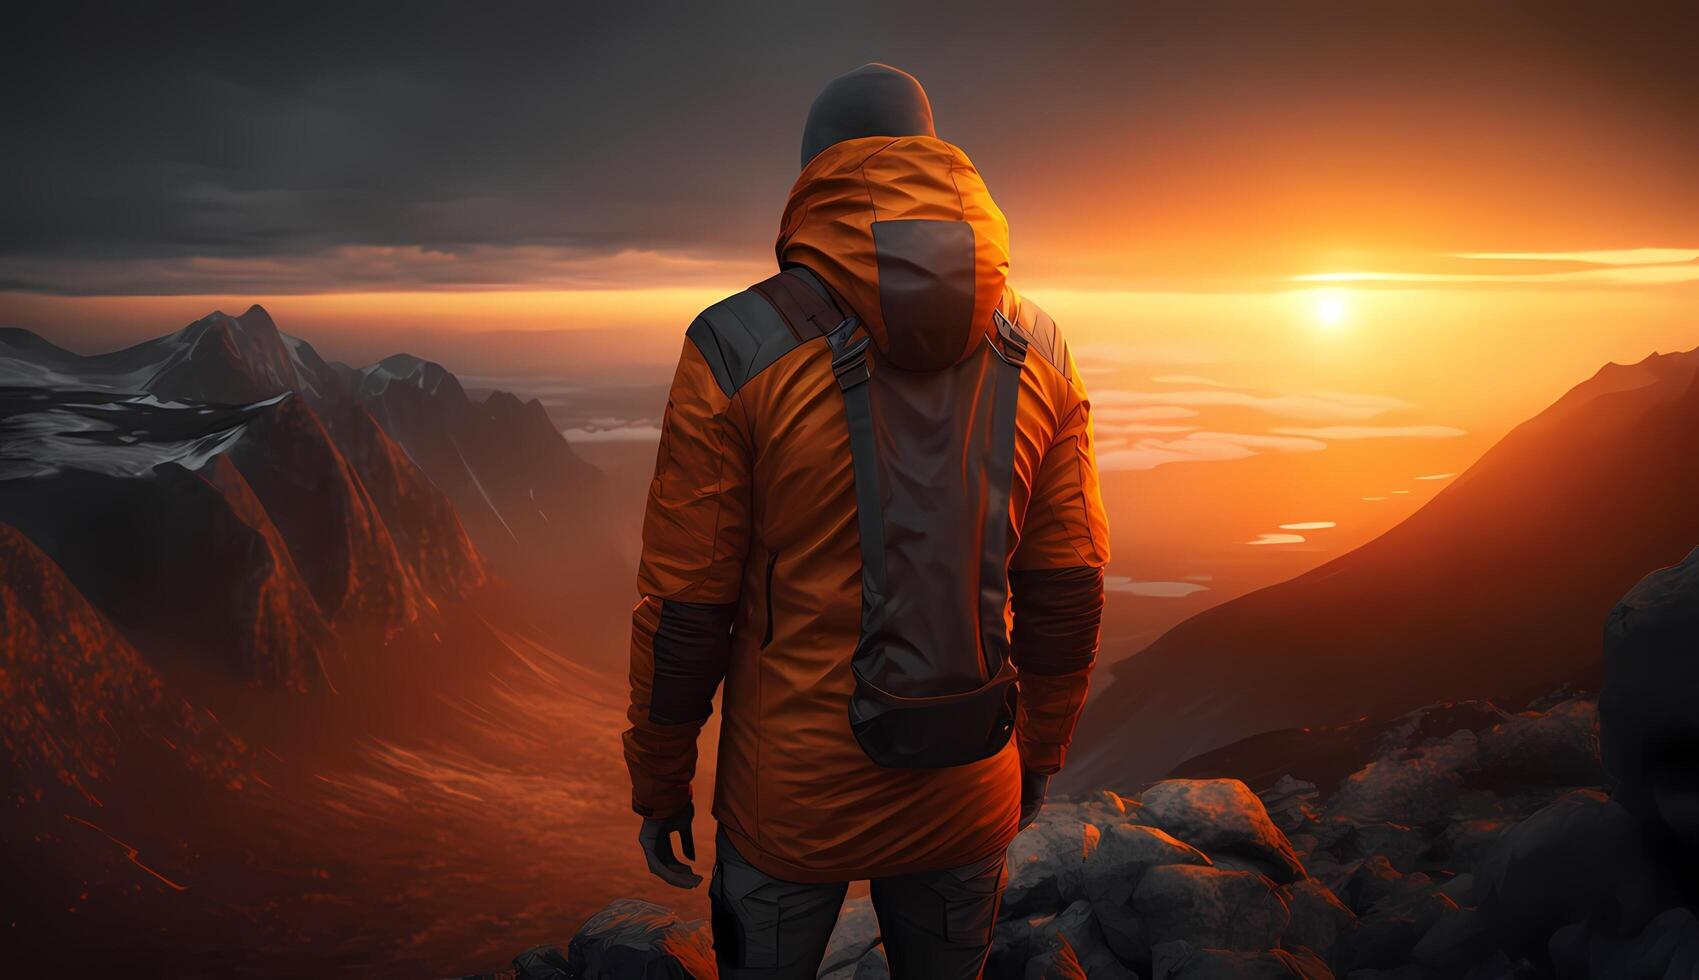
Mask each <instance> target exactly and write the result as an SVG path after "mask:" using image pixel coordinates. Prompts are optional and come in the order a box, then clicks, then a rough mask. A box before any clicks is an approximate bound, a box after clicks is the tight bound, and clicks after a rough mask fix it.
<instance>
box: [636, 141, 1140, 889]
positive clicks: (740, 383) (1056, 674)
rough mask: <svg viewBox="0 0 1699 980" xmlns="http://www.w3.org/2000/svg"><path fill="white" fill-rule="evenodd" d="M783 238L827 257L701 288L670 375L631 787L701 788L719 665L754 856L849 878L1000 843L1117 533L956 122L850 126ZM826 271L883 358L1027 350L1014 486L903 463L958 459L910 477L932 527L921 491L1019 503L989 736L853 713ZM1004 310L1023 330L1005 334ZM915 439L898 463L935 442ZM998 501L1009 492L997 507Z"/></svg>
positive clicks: (1079, 675)
mask: <svg viewBox="0 0 1699 980" xmlns="http://www.w3.org/2000/svg"><path fill="white" fill-rule="evenodd" d="M777 251H778V257H779V261H780V264H781V266H783V267H787V268H789V267H795V266H802V267H805V268H806V269H807V270H810V271H811V272H812V273H814V276H813V277H810V276H807V275H806V274H804V275H799V274H798V273H796V272H794V271H793V272H787V273H781V274H780V275H777V276H774V277H773V278H772V279H769V280H767V281H765V282H763V283H761V284H758V285H757V286H755V287H752V288H751V289H750V290H746V291H745V292H743V293H739V294H737V295H735V296H733V297H730V298H729V299H727V300H724V301H722V302H721V303H718V304H716V305H715V306H713V307H710V308H709V309H708V310H707V311H705V312H704V313H703V314H702V315H701V316H700V317H698V318H697V320H696V321H695V322H694V323H693V324H692V325H691V328H690V330H689V331H688V333H687V339H686V342H685V344H684V350H683V353H682V354H681V356H680V359H679V365H678V370H677V373H676V375H675V377H674V379H673V383H672V390H671V393H670V396H669V398H668V402H667V409H666V415H665V419H664V421H663V424H662V435H661V444H660V450H659V453H658V456H657V459H656V464H655V476H654V480H653V481H652V482H651V484H650V488H649V501H648V510H647V514H646V517H645V520H644V527H643V557H642V563H641V567H640V570H639V574H638V587H639V591H640V593H641V595H642V598H641V600H640V601H639V602H638V604H637V607H636V609H635V611H634V614H633V617H632V623H633V629H632V644H631V706H630V711H629V720H630V722H631V728H630V729H629V730H628V731H626V732H625V758H626V762H627V764H628V766H629V768H630V771H631V779H632V797H633V806H634V809H636V810H637V812H638V813H640V814H644V815H646V816H666V815H669V814H671V813H675V812H677V811H678V810H679V809H681V808H682V807H684V806H685V805H686V804H687V803H688V802H689V801H690V798H691V789H690V782H691V779H692V777H693V775H694V773H695V768H696V739H697V735H698V733H699V732H700V730H701V728H702V725H703V723H704V722H705V721H706V720H707V717H708V715H709V713H710V711H711V709H712V697H713V694H714V691H715V689H716V688H717V687H718V686H719V685H720V683H721V682H722V680H723V682H724V695H723V702H722V704H723V718H722V724H721V736H720V751H719V761H718V779H717V785H716V787H715V796H714V816H715V817H716V819H717V820H718V821H719V823H720V826H721V829H723V830H724V831H725V832H726V833H727V834H728V835H729V836H730V838H731V840H732V842H733V843H734V844H736V846H737V848H738V850H739V852H740V853H742V854H743V855H744V856H745V857H746V858H747V859H748V860H749V861H750V862H751V863H752V864H754V865H755V866H756V867H757V868H759V869H760V870H762V871H764V872H766V873H767V874H770V875H772V876H774V877H777V878H781V879H785V880H790V881H801V882H810V881H841V880H855V879H862V878H872V877H883V876H889V875H895V874H904V873H909V872H915V871H924V870H933V869H939V868H947V867H956V866H959V865H962V864H966V863H969V862H972V861H977V860H981V859H983V858H985V857H988V856H989V855H991V854H993V853H995V852H997V851H1000V850H1002V849H1003V848H1006V847H1007V846H1008V843H1009V841H1010V840H1011V839H1012V837H1013V836H1014V833H1015V828H1016V822H1017V819H1018V814H1019V792H1020V790H1019V786H1020V773H1021V770H1022V768H1023V767H1024V768H1025V769H1026V770H1028V771H1032V772H1036V773H1043V774H1050V773H1054V772H1056V771H1057V770H1058V769H1059V768H1060V767H1061V765H1062V762H1063V757H1064V753H1065V751H1066V748H1067V745H1068V742H1069V739H1070V738H1071V737H1072V734H1073V730H1074V725H1075V723H1076V720H1077V719H1078V716H1079V712H1080V708H1081V706H1082V705H1083V704H1084V702H1085V696H1086V690H1087V683H1088V678H1089V675H1090V671H1091V666H1092V663H1093V661H1094V659H1095V656H1096V652H1097V642H1098V627H1099V622H1100V619H1101V611H1102V601H1103V600H1102V567H1103V565H1104V563H1105V562H1106V561H1107V560H1108V557H1109V547H1108V528H1107V524H1106V520H1105V516H1104V511H1103V505H1102V501H1101V498H1100V494H1099V491H1098V482H1097V470H1096V464H1095V462H1094V458H1093V453H1092V443H1091V424H1090V417H1089V403H1088V402H1087V399H1086V393H1085V389H1084V386H1083V385H1082V383H1081V381H1080V378H1079V374H1078V372H1077V370H1076V369H1075V367H1074V364H1073V361H1072V358H1071V357H1070V355H1069V353H1068V348H1067V344H1066V343H1065V342H1064V341H1063V339H1062V336H1061V333H1060V331H1058V330H1057V328H1056V324H1055V322H1054V321H1053V320H1052V319H1051V318H1050V317H1049V316H1047V315H1046V314H1045V313H1044V312H1043V311H1042V310H1040V309H1038V307H1037V306H1036V305H1034V304H1033V303H1032V302H1031V301H1029V300H1024V299H1022V298H1021V297H1020V296H1019V295H1018V294H1017V293H1016V292H1015V291H1014V289H1013V288H1011V287H1010V286H1009V285H1008V283H1007V281H1006V278H1007V274H1008V267H1009V244H1008V226H1007V223H1006V221H1005V219H1004V217H1003V215H1002V213H1001V212H1000V211H999V210H998V209H997V206H996V204H995V203H994V202H993V201H992V199H991V196H990V194H989V193H988V192H987V190H986V188H985V185H984V183H983V181H982V180H981V179H980V177H979V174H978V172H977V171H976V170H975V169H974V166H973V164H972V163H971V162H970V161H969V160H968V158H967V156H966V155H965V154H963V153H962V151H961V150H959V149H957V148H956V147H954V146H952V145H950V144H949V143H946V142H944V141H942V140H939V139H936V138H934V137H928V136H914V137H900V138H892V137H872V138H864V139H852V140H846V141H844V142H841V143H837V144H835V145H832V146H831V147H829V148H828V149H826V150H825V151H824V152H822V153H820V154H819V156H817V157H816V158H815V159H814V160H813V161H812V162H811V163H810V164H809V165H808V166H807V167H806V168H805V169H804V170H803V172H802V174H801V176H800V177H799V178H798V179H797V182H796V185H795V186H794V187H793V188H792V190H791V194H790V200H789V203H788V205H787V206H786V208H785V213H784V219H783V224H782V227H781V231H780V234H779V239H778V246H777ZM811 279H812V283H811V282H810V280H811ZM822 280H823V282H824V285H825V287H827V294H828V296H829V298H830V300H831V301H832V302H833V303H834V305H835V306H836V308H837V309H841V310H845V311H853V312H854V313H855V314H857V315H858V316H859V317H860V318H861V320H862V321H863V322H864V324H865V329H866V332H867V333H868V334H869V335H870V336H871V338H872V341H873V352H872V356H871V358H870V360H871V362H872V363H871V364H870V366H869V367H870V370H871V372H872V374H873V376H874V377H875V378H878V376H879V373H880V372H884V371H891V372H901V373H900V374H892V375H890V376H889V377H891V378H893V379H898V378H910V379H913V378H917V377H920V376H921V373H924V372H942V371H945V370H946V369H950V368H951V366H952V365H962V364H966V363H968V359H969V358H970V357H972V356H974V355H975V352H979V351H982V350H983V348H984V347H985V345H987V344H991V345H994V346H995V345H998V344H1001V345H1003V346H1002V347H999V348H998V349H999V350H1003V349H1006V348H1007V346H1008V344H1009V343H1014V344H1016V345H1017V346H1018V347H1019V348H1020V351H1021V352H1024V353H1025V355H1026V356H1025V359H1024V363H1019V362H1017V363H1018V364H1019V375H1018V378H1019V380H1018V389H1017V391H1018V399H1017V400H1016V402H1015V405H1016V408H1015V412H1014V419H1013V425H1012V430H1013V431H1012V435H1011V436H1010V439H1011V440H1012V443H1013V446H1012V451H1011V450H1010V449H1009V448H1007V447H1005V448H1004V450H1003V451H1002V456H1003V458H1004V459H1005V460H1006V461H1007V462H1006V463H1005V464H1004V465H1005V466H1006V467H1007V474H1008V476H1007V480H1008V486H1007V488H1006V500H1007V505H1006V508H1005V507H1003V506H1002V504H1001V501H1002V499H1004V492H1003V490H998V491H997V492H995V493H992V494H990V495H986V494H980V495H979V496H978V497H977V499H966V500H956V499H952V498H951V497H950V495H949V492H950V488H951V487H955V486H958V485H961V486H969V487H971V486H974V484H973V482H972V480H971V479H968V481H967V482H966V483H962V482H961V478H962V477H963V474H962V473H959V472H957V473H951V472H950V466H949V464H950V462H951V461H952V460H951V459H948V458H947V459H943V460H941V463H942V464H943V465H941V466H933V467H931V469H930V470H928V469H927V468H926V467H925V466H922V467H920V468H919V469H917V470H914V472H913V473H910V474H909V475H911V476H912V475H915V473H919V474H922V475H923V476H924V474H925V473H928V472H930V473H933V474H936V475H938V476H939V480H938V482H937V484H936V486H937V490H936V495H935V496H936V499H927V497H926V494H927V492H928V490H929V488H930V487H932V486H934V484H931V483H928V482H927V481H926V480H925V479H924V478H923V479H922V480H921V482H920V484H919V486H918V493H919V495H920V506H919V510H920V511H921V514H920V516H919V518H918V524H919V527H918V530H915V529H914V528H913V526H912V525H913V523H914V522H913V521H911V528H910V531H911V532H912V533H911V535H910V536H911V537H914V536H919V537H921V538H924V537H925V534H926V531H927V527H926V520H927V517H926V514H927V513H928V508H935V510H932V511H930V512H931V513H932V514H933V515H934V516H938V515H940V514H945V513H946V512H948V514H949V515H959V514H960V513H961V511H960V510H959V509H960V508H970V509H971V508H975V507H978V508H980V510H979V511H971V513H974V514H975V515H977V516H975V518H974V520H976V521H983V522H984V523H986V524H987V526H989V525H990V523H991V522H992V521H995V520H999V519H1000V520H1003V521H1006V525H1005V526H1003V527H1001V528H997V530H998V532H999V533H998V534H997V536H996V537H995V538H992V540H993V541H995V542H1000V545H999V546H998V547H999V553H998V554H997V555H995V556H993V557H994V559H995V560H994V561H992V562H990V563H989V564H988V567H991V568H993V569H994V573H993V574H990V575H989V576H988V579H994V580H995V581H988V582H987V583H986V584H988V585H989V586H990V591H988V592H985V593H984V594H986V595H992V596H993V597H1003V598H1001V599H998V600H997V604H998V606H999V607H1000V608H1001V611H1002V616H1001V618H1000V622H996V619H997V617H995V614H993V617H992V618H993V621H994V622H996V627H997V628H1000V629H1001V630H1002V631H1003V633H1004V636H1000V637H997V640H998V642H1002V640H1003V639H1004V637H1006V638H1007V640H1008V649H1009V660H1010V661H1012V663H1013V664H1014V666H1015V669H1016V670H1017V671H1018V684H1019V701H1018V709H1017V713H1016V716H1015V733H1014V739H1013V741H1012V742H1010V743H1008V744H1006V745H1004V746H1003V748H1002V749H1001V750H1000V751H996V752H995V753H994V754H991V755H990V756H989V757H986V758H983V759H980V760H979V761H976V762H971V763H968V764H966V765H958V766H951V767H949V768H935V769H926V768H883V767H881V766H879V765H877V764H875V763H874V762H873V761H872V760H871V759H870V758H869V757H868V754H867V753H866V752H865V751H864V750H863V748H862V746H861V744H859V743H858V741H857V739H856V737H855V736H854V734H852V731H851V726H850V721H849V718H848V712H849V703H850V698H851V693H852V691H853V689H854V688H855V684H856V681H855V678H854V676H853V675H852V670H851V660H852V655H853V654H854V652H855V650H856V648H857V642H858V636H859V635H860V632H861V629H862V621H861V617H862V598H863V597H862V578H861V571H862V557H861V552H860V550H859V546H860V537H859V531H858V512H857V507H856V493H855V486H854V477H853V475H852V462H851V453H850V449H849V428H848V425H847V423H846V419H845V399H844V397H843V395H842V393H841V392H840V390H839V383H838V381H837V379H836V378H835V377H834V372H833V366H832V365H833V351H832V349H831V348H830V347H829V346H828V343H827V340H826V338H825V337H823V336H822V334H825V333H827V332H829V331H830V330H831V329H832V328H833V327H834V326H837V325H838V320H839V314H838V313H837V312H836V311H835V310H834V311H832V312H831V313H830V315H826V314H824V313H822V312H821V311H822V309H823V305H824V304H823V303H822V301H821V299H820V298H819V297H818V296H816V295H815V294H814V293H812V292H810V290H815V289H818V287H819V284H820V281H822ZM994 314H1000V316H997V315H994ZM999 319H1002V320H1004V321H1005V324H1006V327H1005V329H1007V330H1010V331H1012V332H1013V334H1014V335H1015V336H1013V337H1010V338H1000V337H999V327H998V326H997V324H996V321H997V320H999ZM987 359H988V358H987ZM1004 360H1005V361H1008V360H1009V358H1007V357H1005V358H1004ZM910 372H913V373H910ZM956 373H957V374H960V372H956ZM976 383H978V382H975V381H973V380H972V379H971V378H970V380H969V381H968V382H965V384H967V385H968V386H969V387H971V386H972V385H974V384H976ZM958 387H959V385H958ZM922 390H923V391H924V386H922ZM973 397H974V396H972V395H971V393H970V394H969V395H968V396H967V398H968V400H967V401H965V402H952V403H950V404H947V405H946V404H942V403H941V404H940V405H939V406H937V408H938V411H937V412H936V413H935V414H936V417H935V418H933V419H932V424H934V425H937V426H941V427H942V428H945V429H947V428H948V427H950V426H951V425H952V424H954V423H955V418H954V417H953V416H952V412H953V411H954V410H955V409H956V408H958V407H959V406H960V405H962V404H968V405H971V404H973V402H972V398H973ZM921 400H922V401H924V400H925V398H924V396H923V397H922V399H921ZM917 438H920V439H922V440H923V441H924V439H925V436H924V433H921V434H920V435H918V436H917ZM960 441H961V440H959V439H958V440H957V442H960ZM898 448H899V449H901V447H898ZM902 451H904V452H908V453H909V454H910V456H909V457H908V458H905V460H904V461H903V465H904V466H907V465H909V464H910V463H912V462H913V460H914V458H915V453H916V452H919V451H918V450H916V449H915V448H914V447H913V446H910V447H909V448H908V449H906V450H902ZM922 455H924V453H922ZM961 458H968V457H961ZM922 461H923V462H925V460H922ZM956 462H958V463H959V459H957V460H956ZM956 468H957V469H958V470H959V469H961V468H962V467H961V466H959V465H958V466H957V467H956ZM967 476H968V477H970V478H971V477H972V476H973V474H967ZM913 489H914V488H911V490H913ZM987 501H991V502H993V506H995V507H996V509H997V510H999V511H1001V510H1004V509H1006V511H1007V514H1006V516H1005V517H1001V518H997V517H993V516H991V515H989V514H985V513H984V512H983V511H984V508H985V506H986V503H987ZM911 509H912V508H911ZM909 516H910V517H911V518H912V517H914V515H913V514H911V515H909ZM889 519H890V520H896V518H889ZM950 519H952V520H953V519H955V517H954V516H952V517H950ZM940 520H941V521H942V520H944V518H942V517H940ZM895 533H898V534H901V533H902V531H901V530H900V529H899V530H898V531H897V532H895ZM921 543H922V544H924V543H925V542H921ZM934 565H936V563H934ZM978 572H979V568H977V567H971V568H969V567H964V568H954V567H950V568H940V567H930V568H924V567H923V568H921V569H920V570H919V571H914V570H912V569H911V579H910V580H909V581H907V582H903V581H898V582H894V583H893V584H892V589H893V590H901V589H904V588H910V587H912V588H913V589H915V590H916V591H917V592H918V593H925V592H926V591H927V590H929V589H930V590H932V592H933V593H935V594H938V595H945V596H948V595H950V594H951V589H952V587H953V585H954V583H953V580H954V579H956V578H958V577H959V578H961V579H962V581H965V582H967V583H968V586H967V589H968V592H969V594H970V595H976V596H977V595H978V594H979V593H978V592H976V591H975V585H977V584H978V575H977V573H978ZM941 580H952V581H941ZM956 591H957V592H960V591H961V589H959V588H958V589H956ZM975 601H977V600H975Z"/></svg>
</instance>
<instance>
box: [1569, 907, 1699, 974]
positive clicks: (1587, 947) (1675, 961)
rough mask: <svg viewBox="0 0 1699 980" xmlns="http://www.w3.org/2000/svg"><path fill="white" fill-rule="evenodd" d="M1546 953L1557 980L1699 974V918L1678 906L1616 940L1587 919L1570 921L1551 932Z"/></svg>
mask: <svg viewBox="0 0 1699 980" xmlns="http://www.w3.org/2000/svg"><path fill="white" fill-rule="evenodd" d="M1547 950H1548V952H1549V954H1550V956H1551V962H1552V972H1553V973H1554V974H1555V975H1556V976H1557V977H1559V978H1560V980H1568V978H1572V977H1573V978H1576V980H1584V978H1587V977H1672V978H1673V977H1680V978H1682V980H1688V978H1691V977H1695V976H1699V919H1696V918H1695V917H1694V914H1693V912H1692V910H1691V909H1687V908H1684V907H1681V906H1677V907H1675V908H1672V909H1667V910H1665V911H1664V912H1662V913H1660V914H1659V915H1657V916H1655V917H1654V918H1653V919H1652V920H1651V921H1650V922H1648V923H1647V924H1646V927H1645V928H1644V929H1642V930H1640V931H1639V933H1638V934H1635V935H1632V936H1630V937H1628V938H1626V939H1624V938H1619V937H1618V936H1617V935H1616V933H1615V932H1614V931H1613V930H1610V929H1605V928H1595V927H1594V924H1593V922H1592V921H1582V922H1573V923H1570V924H1569V925H1567V926H1565V927H1563V928H1562V929H1559V930H1558V931H1557V932H1555V933H1553V934H1552V938H1551V941H1550V943H1549V944H1548V947H1547Z"/></svg>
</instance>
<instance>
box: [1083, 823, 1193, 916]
mask: <svg viewBox="0 0 1699 980" xmlns="http://www.w3.org/2000/svg"><path fill="white" fill-rule="evenodd" d="M1209 863H1210V860H1209V858H1208V857H1206V856H1205V855H1204V853H1203V852H1202V851H1200V850H1198V849H1197V848H1195V847H1192V846H1191V845H1190V844H1185V843H1182V842H1181V841H1177V840H1175V839H1174V838H1172V837H1170V836H1168V835H1167V834H1166V833H1164V832H1162V831H1160V830H1158V829H1156V828H1155V827H1145V826H1142V825H1139V824H1130V823H1123V824H1115V825H1113V826H1111V827H1109V828H1107V829H1106V830H1105V831H1104V832H1103V836H1102V837H1101V838H1099V840H1098V843H1097V848H1096V850H1094V851H1093V852H1092V853H1091V856H1090V857H1089V858H1087V859H1086V862H1085V867H1084V871H1083V873H1082V875H1081V883H1082V889H1083V891H1084V894H1085V897H1086V899H1087V900H1089V901H1090V902H1091V903H1092V906H1093V908H1095V909H1097V910H1098V916H1099V918H1103V917H1105V916H1107V917H1112V918H1117V919H1118V918H1121V917H1124V916H1125V915H1126V914H1128V905H1129V902H1130V900H1131V898H1132V894H1133V890H1134V889H1135V888H1137V887H1138V884H1139V880H1140V879H1141V878H1143V877H1144V873H1145V872H1146V871H1148V870H1150V869H1151V868H1154V867H1157V866H1159V865H1164V864H1195V865H1207V864H1209Z"/></svg>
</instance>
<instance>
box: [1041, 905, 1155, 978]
mask: <svg viewBox="0 0 1699 980" xmlns="http://www.w3.org/2000/svg"><path fill="white" fill-rule="evenodd" d="M1031 948H1032V949H1033V950H1034V951H1035V954H1036V955H1035V956H1034V958H1033V960H1034V961H1038V960H1043V961H1045V963H1046V964H1047V965H1045V966H1043V967H1041V969H1040V973H1041V975H1043V976H1051V975H1053V972H1054V971H1062V973H1061V975H1067V974H1066V972H1065V971H1066V970H1067V969H1070V968H1072V967H1073V966H1078V967H1080V968H1081V969H1083V970H1084V972H1085V975H1086V976H1089V977H1091V978H1092V980H1138V974H1137V973H1135V972H1133V971H1132V970H1130V969H1128V968H1127V967H1125V966H1123V965H1122V964H1121V961H1120V960H1118V959H1116V957H1115V954H1114V952H1113V951H1112V950H1110V948H1109V946H1108V944H1107V942H1106V941H1105V940H1104V936H1103V932H1102V930H1101V929H1100V928H1099V927H1098V923H1097V920H1096V919H1095V918H1093V917H1092V911H1091V906H1090V904H1088V903H1086V902H1083V901H1081V902H1075V903H1073V904H1072V905H1070V906H1068V907H1067V908H1066V909H1064V910H1063V911H1062V912H1060V913H1059V914H1057V915H1055V916H1052V917H1050V918H1048V919H1044V920H1041V921H1039V922H1035V923H1034V924H1033V934H1032V946H1031ZM1033 970H1034V966H1033V961H1029V962H1028V964H1027V968H1026V976H1027V977H1029V978H1030V977H1032V976H1033V975H1034V973H1033ZM1045 971H1052V972H1045Z"/></svg>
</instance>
